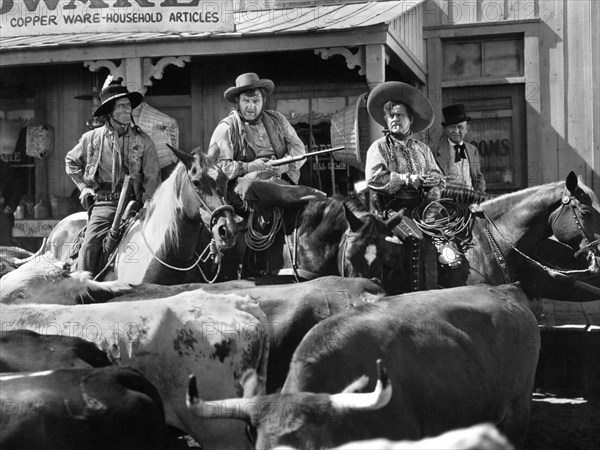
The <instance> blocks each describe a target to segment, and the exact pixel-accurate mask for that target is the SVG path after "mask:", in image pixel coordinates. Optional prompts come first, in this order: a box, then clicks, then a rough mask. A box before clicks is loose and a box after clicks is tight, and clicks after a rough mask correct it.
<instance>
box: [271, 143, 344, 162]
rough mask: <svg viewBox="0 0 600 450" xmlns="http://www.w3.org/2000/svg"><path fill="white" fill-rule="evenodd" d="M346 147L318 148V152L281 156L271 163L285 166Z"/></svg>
mask: <svg viewBox="0 0 600 450" xmlns="http://www.w3.org/2000/svg"><path fill="white" fill-rule="evenodd" d="M345 148H346V147H345V146H340V147H333V148H326V149H325V150H317V151H316V152H312V153H305V154H304V155H298V156H288V157H286V158H281V159H278V160H275V161H273V162H270V164H271V165H272V166H283V165H284V164H289V163H292V162H296V161H301V160H303V159H306V158H308V157H309V156H316V155H322V154H325V153H333V152H337V151H338V150H344V149H345Z"/></svg>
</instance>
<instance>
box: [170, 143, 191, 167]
mask: <svg viewBox="0 0 600 450" xmlns="http://www.w3.org/2000/svg"><path fill="white" fill-rule="evenodd" d="M167 146H168V147H169V148H170V149H171V151H172V152H173V153H175V156H177V159H179V161H181V162H182V163H183V165H184V166H185V167H186V169H189V168H190V167H192V163H193V162H194V155H193V154H191V153H188V152H184V151H183V150H179V149H178V148H175V147H172V146H171V145H169V144H167Z"/></svg>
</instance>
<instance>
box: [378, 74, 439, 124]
mask: <svg viewBox="0 0 600 450" xmlns="http://www.w3.org/2000/svg"><path fill="white" fill-rule="evenodd" d="M389 101H393V102H402V103H404V104H405V105H407V106H408V107H410V109H412V112H413V114H414V120H413V123H412V128H411V131H412V132H413V133H418V132H419V131H423V130H426V129H427V128H429V127H430V126H431V125H432V124H433V119H434V113H433V108H432V107H431V104H430V103H429V100H427V98H426V97H425V96H424V95H423V94H422V93H421V91H419V90H418V89H416V88H414V87H412V86H411V85H410V84H406V83H402V82H400V81H387V82H385V83H381V84H380V85H378V86H377V87H375V89H373V90H372V91H371V93H370V94H369V98H368V99H367V111H369V115H370V116H371V117H372V118H373V120H374V121H375V122H377V123H378V124H380V125H381V126H383V127H384V128H387V123H386V121H385V113H384V111H383V105H385V104H386V103H387V102H389Z"/></svg>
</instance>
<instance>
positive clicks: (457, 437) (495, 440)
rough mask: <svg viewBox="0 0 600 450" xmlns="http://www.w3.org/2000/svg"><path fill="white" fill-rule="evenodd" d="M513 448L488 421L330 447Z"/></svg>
mask: <svg viewBox="0 0 600 450" xmlns="http://www.w3.org/2000/svg"><path fill="white" fill-rule="evenodd" d="M436 448H439V449H445V450H513V449H514V447H513V446H512V445H511V444H510V442H508V439H506V437H505V436H503V435H502V433H500V432H499V431H498V429H497V428H496V427H495V426H494V425H492V424H490V423H482V424H479V425H473V426H471V427H468V428H460V429H458V430H452V431H447V432H446V433H442V434H440V435H439V436H435V437H432V438H425V439H421V440H419V441H390V440H388V439H372V440H369V441H357V442H350V443H348V444H344V445H341V446H339V447H335V448H334V449H332V450H374V449H377V450H430V449H436ZM275 450H294V449H293V448H292V447H283V446H281V447H277V448H276V449H275Z"/></svg>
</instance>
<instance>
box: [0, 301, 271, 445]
mask: <svg viewBox="0 0 600 450" xmlns="http://www.w3.org/2000/svg"><path fill="white" fill-rule="evenodd" d="M265 321H266V318H265V315H264V314H263V312H262V311H261V310H260V308H259V307H258V305H257V304H256V303H254V302H253V301H252V300H250V299H249V298H248V297H241V296H239V295H235V294H219V295H216V294H208V293H205V292H203V291H194V292H186V293H182V294H179V295H176V296H173V297H168V298H164V299H157V300H153V301H134V302H124V303H105V304H95V305H76V306H61V305H58V306H57V305H34V306H20V305H5V306H3V307H2V327H3V330H14V329H28V330H33V331H35V332H38V333H41V334H61V335H69V336H77V337H81V338H83V339H86V340H89V341H93V342H95V343H96V344H97V345H98V346H99V347H100V348H102V349H103V350H105V351H106V352H107V353H108V354H109V356H110V357H112V358H113V359H114V360H115V363H117V364H119V365H124V366H130V367H133V368H135V369H137V370H139V371H140V372H141V373H142V374H143V375H145V376H146V378H148V379H149V380H150V381H151V382H152V383H153V384H154V385H155V386H156V387H157V389H158V391H159V393H160V395H161V397H162V399H163V402H164V404H165V415H166V421H167V423H168V424H169V425H172V426H174V427H177V428H179V429H181V430H184V431H185V432H187V433H188V434H190V435H192V436H193V437H194V438H195V439H196V440H197V441H199V442H200V443H202V444H203V446H204V448H242V447H243V446H244V444H245V435H244V426H243V425H242V424H236V426H234V427H232V426H231V425H232V424H231V423H230V422H228V421H216V422H214V423H213V422H207V421H198V419H197V418H193V417H192V415H191V413H190V412H189V411H188V410H187V408H186V404H185V387H186V385H187V381H188V375H189V374H190V373H197V374H199V384H200V391H201V392H202V395H203V396H204V397H205V398H213V399H216V398H227V397H235V396H238V395H240V394H241V388H240V386H239V383H238V379H239V377H241V375H242V374H243V373H244V371H245V370H246V369H251V368H255V369H257V370H258V371H259V372H260V373H263V374H264V373H265V370H266V362H267V356H268V339H266V330H265V327H264V325H263V324H264V323H265Z"/></svg>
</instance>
